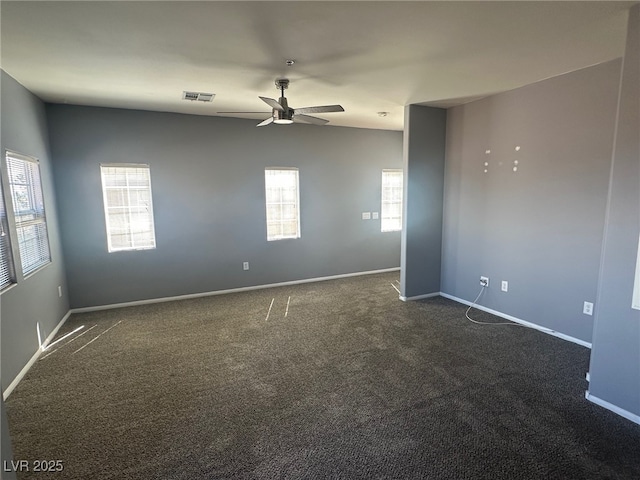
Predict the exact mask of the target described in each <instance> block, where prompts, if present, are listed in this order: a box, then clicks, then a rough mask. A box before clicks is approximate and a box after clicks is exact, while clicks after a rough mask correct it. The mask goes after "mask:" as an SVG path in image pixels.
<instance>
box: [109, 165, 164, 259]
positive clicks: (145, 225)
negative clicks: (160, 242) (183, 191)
mask: <svg viewBox="0 0 640 480" xmlns="http://www.w3.org/2000/svg"><path fill="white" fill-rule="evenodd" d="M100 172H101V175H102V195H103V199H104V213H105V221H106V226H107V248H108V251H109V252H118V251H123V250H145V249H150V248H155V247H156V236H155V228H154V223H153V205H152V202H151V174H150V170H149V165H137V164H103V165H101V166H100Z"/></svg>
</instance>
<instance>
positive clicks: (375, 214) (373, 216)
mask: <svg viewBox="0 0 640 480" xmlns="http://www.w3.org/2000/svg"><path fill="white" fill-rule="evenodd" d="M379 217H380V215H378V212H373V213H371V218H373V219H374V220H378V218H379Z"/></svg>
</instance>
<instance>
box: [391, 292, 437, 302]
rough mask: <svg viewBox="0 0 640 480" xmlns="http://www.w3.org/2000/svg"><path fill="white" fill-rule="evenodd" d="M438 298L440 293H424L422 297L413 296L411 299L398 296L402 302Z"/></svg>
mask: <svg viewBox="0 0 640 480" xmlns="http://www.w3.org/2000/svg"><path fill="white" fill-rule="evenodd" d="M439 296H440V292H434V293H425V294H424V295H415V296H413V297H403V296H402V295H400V300H402V301H403V302H412V301H413V300H421V299H423V298H433V297H439Z"/></svg>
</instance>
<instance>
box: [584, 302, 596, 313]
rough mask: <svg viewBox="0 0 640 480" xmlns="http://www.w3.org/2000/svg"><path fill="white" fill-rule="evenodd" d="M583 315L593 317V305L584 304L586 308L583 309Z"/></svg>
mask: <svg viewBox="0 0 640 480" xmlns="http://www.w3.org/2000/svg"><path fill="white" fill-rule="evenodd" d="M582 313H584V314H585V315H593V303H591V302H584V306H583V307H582Z"/></svg>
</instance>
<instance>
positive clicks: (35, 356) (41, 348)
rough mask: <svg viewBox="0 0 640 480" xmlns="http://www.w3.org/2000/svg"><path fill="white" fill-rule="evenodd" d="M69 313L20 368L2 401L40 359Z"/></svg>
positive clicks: (68, 315)
mask: <svg viewBox="0 0 640 480" xmlns="http://www.w3.org/2000/svg"><path fill="white" fill-rule="evenodd" d="M71 313H72V312H71V310H69V311H68V312H67V313H66V314H65V316H64V317H62V320H60V322H58V325H56V327H55V328H54V329H53V331H52V332H51V333H50V334H49V336H48V337H47V338H46V339H45V341H44V342H42V345H40V346H39V347H38V350H36V353H34V354H33V356H32V357H31V359H30V360H29V361H28V362H27V364H26V365H25V366H24V367H23V368H22V370H20V373H18V375H16V378H14V379H13V381H12V382H11V383H10V384H9V386H8V387H7V388H6V390H5V391H4V392H2V398H3V399H4V400H6V399H7V398H8V397H9V395H11V392H13V389H14V388H16V386H17V385H18V383H20V380H22V379H23V378H24V376H25V375H26V374H27V372H28V371H29V369H30V368H31V367H32V366H33V364H34V363H36V361H37V360H38V357H40V355H41V354H42V352H43V351H44V349H45V348H46V347H47V345H48V344H49V343H50V342H51V340H53V338H54V337H55V336H56V333H58V330H60V327H62V325H64V322H66V321H67V319H68V318H69V317H70V316H71Z"/></svg>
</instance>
